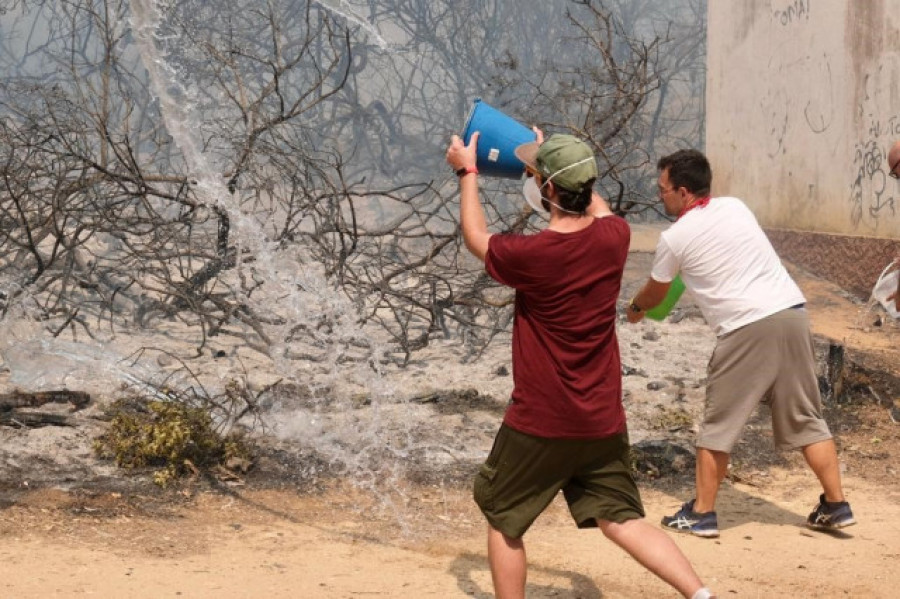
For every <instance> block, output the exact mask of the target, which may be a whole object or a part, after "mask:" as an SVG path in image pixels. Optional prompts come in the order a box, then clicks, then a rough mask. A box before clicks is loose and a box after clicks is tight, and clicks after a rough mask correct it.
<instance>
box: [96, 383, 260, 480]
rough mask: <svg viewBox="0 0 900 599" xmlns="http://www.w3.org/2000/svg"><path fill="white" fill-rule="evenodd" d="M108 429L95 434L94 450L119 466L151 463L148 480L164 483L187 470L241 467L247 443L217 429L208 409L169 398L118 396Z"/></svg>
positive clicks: (246, 455) (248, 458) (244, 466)
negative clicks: (154, 398)
mask: <svg viewBox="0 0 900 599" xmlns="http://www.w3.org/2000/svg"><path fill="white" fill-rule="evenodd" d="M109 413H110V415H111V416H112V419H111V421H110V425H109V429H108V430H107V431H106V432H105V433H104V434H103V435H101V436H99V437H97V438H96V439H95V440H94V451H95V453H96V454H97V455H98V456H100V457H102V458H106V459H114V460H115V461H116V464H117V465H118V466H119V467H120V468H127V469H135V468H145V467H150V468H155V469H156V470H155V472H154V473H153V481H154V482H155V483H156V484H158V485H160V486H162V487H165V486H167V485H168V484H169V483H170V482H172V481H173V480H175V479H177V478H179V477H181V476H183V475H185V474H188V473H191V474H198V473H199V472H200V471H204V470H205V471H209V470H213V469H227V468H228V467H231V469H235V468H237V469H240V470H242V471H246V469H247V468H248V467H249V464H250V463H251V455H252V452H251V449H250V446H249V444H248V443H247V442H246V440H245V439H244V438H243V437H242V436H241V435H240V434H238V433H235V432H232V433H229V434H227V435H222V434H220V433H219V432H218V431H217V430H216V428H215V427H214V426H213V421H212V418H211V416H210V414H209V412H208V411H207V410H205V409H203V408H197V407H190V406H186V405H184V404H181V403H177V402H168V401H135V400H134V399H121V400H117V401H116V402H115V403H114V404H113V405H112V407H111V409H110V410H109Z"/></svg>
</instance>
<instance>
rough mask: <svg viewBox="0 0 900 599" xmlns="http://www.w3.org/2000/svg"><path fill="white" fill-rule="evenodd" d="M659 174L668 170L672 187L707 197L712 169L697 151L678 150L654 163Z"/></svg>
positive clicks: (704, 157)
mask: <svg viewBox="0 0 900 599" xmlns="http://www.w3.org/2000/svg"><path fill="white" fill-rule="evenodd" d="M656 168H658V169H659V170H660V172H662V171H665V170H666V169H668V171H669V181H671V182H672V187H674V188H675V189H678V188H679V187H684V188H685V189H687V190H688V191H689V192H691V193H692V194H694V195H695V196H706V195H709V188H710V185H711V184H712V169H711V168H710V167H709V160H707V159H706V156H704V155H703V153H702V152H699V151H697V150H678V151H677V152H675V153H673V154H669V155H668V156H663V157H662V158H660V159H659V162H657V163H656Z"/></svg>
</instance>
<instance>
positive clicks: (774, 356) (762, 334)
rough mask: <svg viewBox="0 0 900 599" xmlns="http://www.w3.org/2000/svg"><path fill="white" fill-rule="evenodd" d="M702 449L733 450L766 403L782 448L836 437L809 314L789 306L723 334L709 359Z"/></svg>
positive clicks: (700, 443)
mask: <svg viewBox="0 0 900 599" xmlns="http://www.w3.org/2000/svg"><path fill="white" fill-rule="evenodd" d="M708 381H709V382H708V383H707V386H706V407H705V410H704V413H703V424H701V425H700V433H699V435H698V437H697V447H702V448H705V449H710V450H713V451H723V452H725V453H731V450H732V448H733V447H734V444H735V443H736V442H737V440H738V438H740V436H741V432H742V431H743V428H744V425H745V424H747V421H748V420H749V419H750V417H751V416H752V415H753V411H754V410H755V409H756V407H757V406H758V405H759V403H760V402H762V403H764V404H766V405H768V406H769V407H770V408H771V411H772V432H773V433H774V436H775V443H776V445H778V447H780V448H782V449H796V448H798V447H805V446H807V445H810V444H812V443H817V442H819V441H825V440H827V439H830V438H831V432H830V431H829V430H828V425H827V424H826V423H825V419H824V418H823V417H822V399H821V395H820V394H819V383H818V379H817V378H816V360H815V353H814V350H813V343H812V337H811V336H810V333H809V315H808V314H807V312H806V310H805V309H803V308H789V309H787V310H782V311H781V312H777V313H775V314H773V315H771V316H768V317H766V318H763V319H762V320H758V321H757V322H754V323H751V324H749V325H747V326H745V327H741V328H739V329H737V330H736V331H732V332H731V333H728V334H726V335H723V336H722V337H720V338H719V340H718V342H717V343H716V349H715V351H714V352H713V355H712V358H711V359H710V361H709V368H708Z"/></svg>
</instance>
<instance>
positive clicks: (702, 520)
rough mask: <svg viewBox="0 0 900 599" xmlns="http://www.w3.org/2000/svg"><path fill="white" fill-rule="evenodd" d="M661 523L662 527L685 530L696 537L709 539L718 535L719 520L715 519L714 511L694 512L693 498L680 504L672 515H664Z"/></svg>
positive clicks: (678, 530)
mask: <svg viewBox="0 0 900 599" xmlns="http://www.w3.org/2000/svg"><path fill="white" fill-rule="evenodd" d="M662 525H663V528H668V529H669V530H674V531H677V532H686V533H689V534H692V535H695V536H698V537H705V538H710V539H711V538H715V537H717V536H719V521H718V519H716V513H715V512H703V513H702V514H701V513H698V512H695V511H694V500H693V499H691V500H690V501H688V502H687V503H685V504H684V505H682V506H681V509H680V510H678V511H677V512H675V515H674V516H664V517H663V519H662Z"/></svg>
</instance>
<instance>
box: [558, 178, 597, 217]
mask: <svg viewBox="0 0 900 599" xmlns="http://www.w3.org/2000/svg"><path fill="white" fill-rule="evenodd" d="M596 180H597V179H596V178H594V179H589V180H588V181H587V182H585V184H584V186H582V188H581V191H572V190H571V189H566V188H565V187H561V186H559V185H557V186H556V187H555V189H556V197H557V198H558V199H559V205H560V206H561V207H562V208H564V209H566V210H568V211H569V212H576V213H578V214H587V209H588V208H590V206H591V202H592V201H593V197H592V196H593V193H594V190H593V187H594V181H596Z"/></svg>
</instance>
